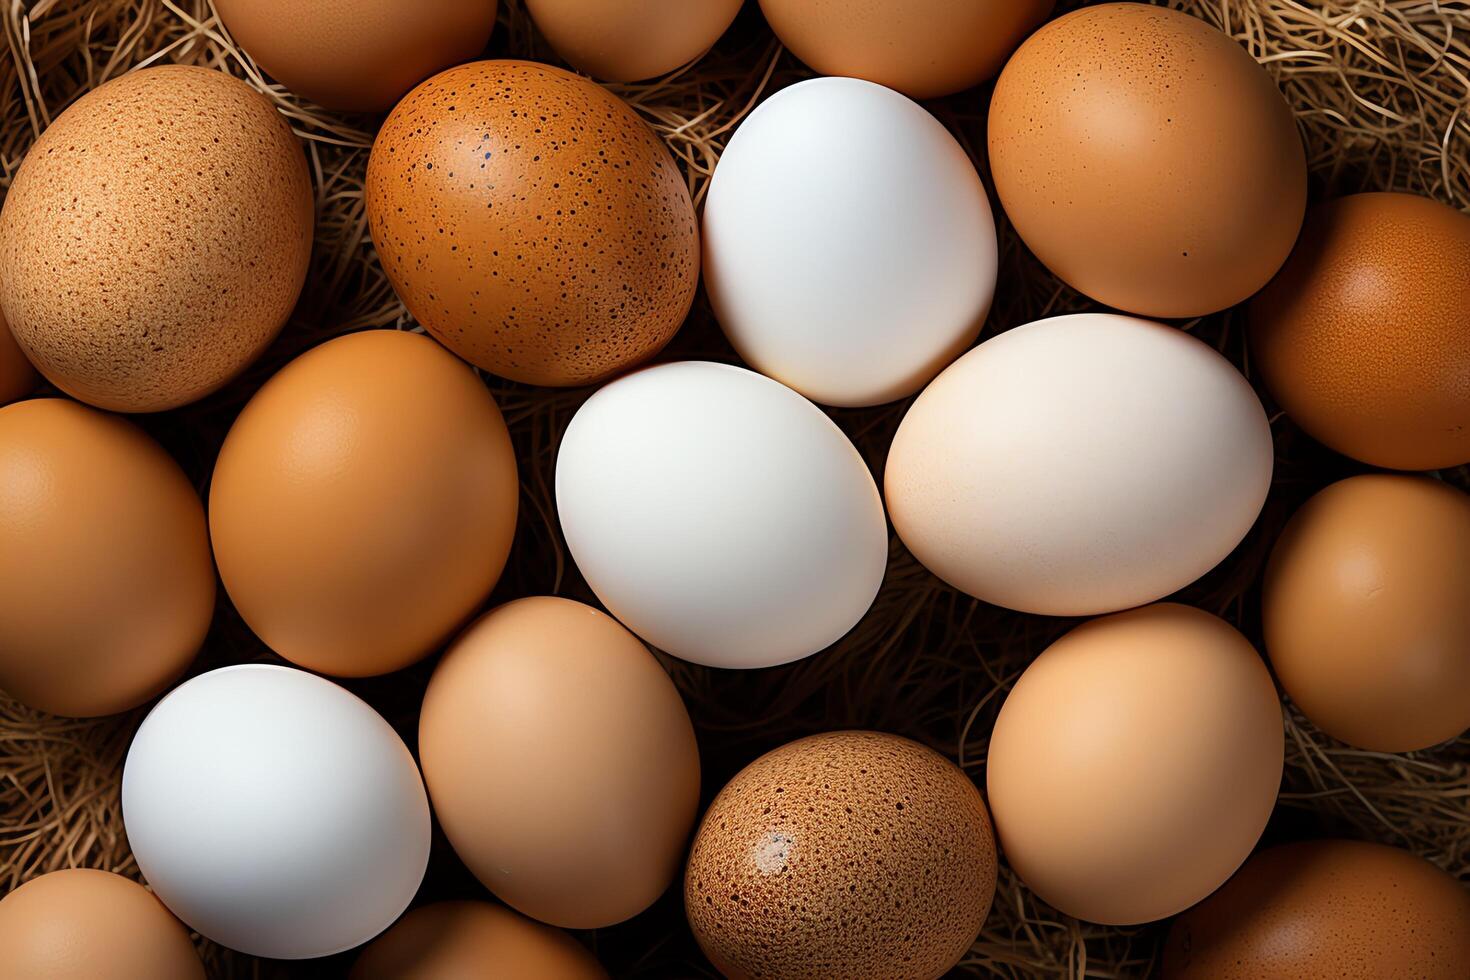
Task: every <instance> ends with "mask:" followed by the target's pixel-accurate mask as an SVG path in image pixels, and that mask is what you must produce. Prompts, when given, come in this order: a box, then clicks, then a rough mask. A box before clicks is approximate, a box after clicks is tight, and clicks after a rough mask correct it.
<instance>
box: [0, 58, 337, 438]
mask: <svg viewBox="0 0 1470 980" xmlns="http://www.w3.org/2000/svg"><path fill="white" fill-rule="evenodd" d="M311 236H312V194H311V180H310V177H309V176H308V174H307V170H306V156H305V154H303V153H302V152H301V143H300V141H298V140H297V139H296V136H295V135H294V134H293V133H292V132H291V127H290V126H289V125H288V124H287V123H286V120H285V119H284V118H283V117H282V116H281V114H280V113H278V112H276V110H275V107H274V106H272V105H271V103H270V102H269V101H268V100H267V99H266V98H265V97H264V96H263V95H261V94H260V93H258V92H256V91H255V90H254V89H252V88H250V86H248V85H246V84H245V83H244V82H241V81H238V80H237V79H234V78H231V77H230V76H228V75H226V74H224V73H222V72H218V71H212V70H209V69H206V68H191V67H182V66H178V65H167V66H164V67H161V68H145V69H142V70H139V71H134V72H131V73H129V74H127V75H124V76H122V77H121V78H117V79H114V80H113V81H111V82H108V83H107V84H105V85H103V86H101V87H99V88H96V89H93V90H92V91H90V92H88V93H87V94H86V95H84V96H82V97H81V98H80V99H78V100H77V101H76V102H75V103H73V104H72V105H71V107H70V108H68V109H67V110H66V111H65V112H63V113H62V114H61V115H60V116H58V117H57V118H56V121H55V122H53V123H52V124H51V125H50V127H48V128H47V129H46V131H45V132H44V133H42V134H41V138H40V139H38V140H37V141H36V144H35V145H34V146H33V147H31V150H30V152H29V153H27V154H26V158H25V160H24V161H23V162H22V163H21V167H20V171H19V172H18V173H17V174H16V177H15V183H13V184H12V185H11V187H10V193H9V194H8V195H7V196H6V198H5V208H4V211H3V213H0V304H3V306H4V310H5V317H6V319H8V320H9V321H10V328H11V330H13V331H14V332H15V339H16V340H17V341H19V343H20V346H21V348H22V349H23V350H24V351H25V352H26V354H27V355H28V356H29V357H30V359H31V363H33V364H34V365H35V366H36V367H37V368H38V369H39V370H40V372H41V373H42V374H44V375H45V376H46V377H47V378H48V379H49V380H50V381H51V382H52V384H54V385H56V387H58V388H60V389H61V390H62V391H65V392H66V393H67V394H69V395H72V396H74V397H76V398H79V399H81V400H82V401H85V402H90V403H92V404H93V405H98V406H100V407H102V408H107V409H112V410H115V411H120V412H156V411H162V410H163V409H166V408H174V407H176V406H179V405H183V404H186V403H188V402H191V401H194V400H196V399H198V398H202V397H203V396H205V395H207V394H209V393H210V392H212V391H214V390H216V389H217V388H219V387H221V386H222V385H224V384H225V383H226V382H227V381H229V380H230V379H231V378H233V377H234V376H235V375H237V374H239V373H240V371H241V370H243V369H244V368H245V366H246V365H247V364H249V363H250V362H251V361H253V360H255V358H256V357H257V356H258V355H259V354H260V353H261V351H263V350H265V348H266V346H267V345H268V344H270V342H271V341H272V340H273V339H274V338H275V336H276V334H277V333H279V332H280V329H281V327H282V325H283V324H285V322H286V318H287V316H289V315H290V313H291V309H292V307H294V306H295V305H296V297H297V295H298V294H299V293H300V292H301V285H302V283H303V282H304V281H305V278H306V264H307V260H308V259H309V258H310V255H311Z"/></svg>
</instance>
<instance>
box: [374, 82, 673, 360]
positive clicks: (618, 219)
mask: <svg viewBox="0 0 1470 980" xmlns="http://www.w3.org/2000/svg"><path fill="white" fill-rule="evenodd" d="M366 198H367V212H368V220H369V222H370V224H371V227H372V235H373V242H374V244H375V245H376V246H377V250H378V256H379V258H381V259H382V262H383V269H384V271H385V272H386V273H387V275H388V278H389V279H390V280H391V281H392V283H393V288H394V289H396V290H397V291H398V295H399V297H400V298H401V299H402V300H403V303H404V305H405V306H407V307H408V311H409V312H410V313H412V314H413V316H414V318H415V319H417V320H418V321H419V322H420V323H422V324H423V325H424V326H425V327H426V328H427V329H428V331H429V332H430V333H431V334H433V335H434V336H435V337H437V338H438V339H439V340H440V341H441V342H443V344H444V345H445V346H446V347H448V348H449V349H450V350H452V351H454V352H455V353H456V354H458V355H459V356H460V357H463V358H464V359H465V360H467V361H469V362H470V363H472V364H475V365H477V366H479V367H482V368H484V369H485V370H487V371H493V372H494V373H496V374H498V375H501V376H502V377H506V378H511V379H513V380H515V381H526V382H530V383H531V384H541V385H582V384H591V383H593V382H595V381H601V380H603V379H605V378H607V377H609V376H610V375H612V374H615V373H617V372H618V371H621V370H622V369H624V368H627V367H630V366H632V365H634V364H637V363H639V362H641V361H644V360H647V359H648V358H650V357H652V356H653V355H654V354H655V353H657V352H658V351H659V350H661V349H662V348H663V346H664V345H665V344H667V343H668V342H669V340H670V338H672V337H673V336H674V333H675V332H676V331H677V330H678V329H679V326H680V324H682V323H683V322H684V317H685V315H686V314H687V313H688V312H689V306H690V304H691V303H692V302H693V301H694V290H695V287H696V285H697V284H698V280H699V231H698V227H697V225H696V224H695V220H694V208H693V205H692V204H691V203H690V200H689V191H688V189H687V188H686V187H685V185H684V178H683V177H682V176H681V175H680V173H679V168H678V167H676V166H675V165H674V161H673V159H672V158H671V157H670V156H669V152H668V150H667V149H666V148H665V147H664V145H663V143H662V141H660V140H659V138H658V137H657V136H655V135H654V134H653V131H652V130H650V129H649V128H648V126H647V125H645V124H644V123H643V121H642V120H641V119H639V118H638V115H637V114H636V113H635V112H634V111H633V110H632V109H631V108H630V107H629V106H628V105H627V104H626V103H624V102H623V101H622V100H620V99H618V98H617V97H616V96H614V95H612V94H611V93H609V92H608V91H607V90H605V89H603V88H602V87H601V86H599V85H597V84H596V83H594V82H591V81H588V80H587V79H585V78H581V77H579V76H577V75H573V74H571V73H570V72H566V71H562V70H561V69H560V68H552V67H550V66H549V65H538V64H532V63H530V62H525V61H481V62H476V63H475V64H471V65H463V66H461V67H459V68H452V69H450V70H449V71H446V72H443V73H442V74H439V75H435V76H434V77H433V78H431V79H429V80H428V81H427V82H425V83H424V84H422V85H420V86H419V87H418V88H416V89H414V90H413V91H412V92H410V93H409V94H408V96H407V97H406V98H404V100H403V101H402V102H400V103H399V104H398V106H397V108H395V109H394V110H393V113H392V114H391V115H390V116H389V117H388V119H387V121H386V122H385V123H384V124H383V128H382V129H381V130H379V132H378V138H377V140H376V141H375V142H374V143H373V150H372V155H371V157H370V159H369V160H368V171H367V187H366Z"/></svg>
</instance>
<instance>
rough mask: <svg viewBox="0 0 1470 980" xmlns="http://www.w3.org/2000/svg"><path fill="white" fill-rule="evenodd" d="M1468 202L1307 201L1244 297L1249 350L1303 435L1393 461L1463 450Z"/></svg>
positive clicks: (1428, 459) (1444, 457) (1400, 463)
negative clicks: (1273, 269)
mask: <svg viewBox="0 0 1470 980" xmlns="http://www.w3.org/2000/svg"><path fill="white" fill-rule="evenodd" d="M1467 269H1470V215H1466V214H1464V213H1462V212H1460V211H1457V210H1455V209H1454V208H1452V207H1450V206H1448V205H1446V204H1441V203H1439V202H1438V201H1433V200H1430V199H1429V198H1426V197H1419V196H1416V195H1414V194H1354V195H1351V196H1349V197H1342V198H1338V199H1337V200H1335V201H1328V202H1325V203H1323V204H1320V205H1318V206H1317V207H1315V208H1314V209H1313V210H1312V212H1311V214H1310V215H1308V217H1307V222H1306V225H1305V226H1304V227H1303V229H1302V236H1301V240H1300V241H1298V242H1297V246H1296V249H1295V250H1294V251H1293V252H1292V253H1291V258H1290V259H1288V260H1287V263H1286V265H1285V266H1284V267H1283V268H1282V270H1281V272H1280V273H1279V274H1278V275H1277V276H1276V278H1275V279H1274V280H1272V281H1271V284H1270V285H1269V286H1267V287H1266V288H1265V289H1264V290H1262V291H1261V293H1260V295H1258V296H1257V297H1256V298H1255V299H1254V300H1252V301H1251V305H1250V339H1251V353H1252V355H1253V356H1254V358H1255V362H1254V363H1255V365H1256V367H1257V368H1258V369H1259V370H1260V372H1261V377H1262V378H1263V379H1264V381H1265V383H1266V387H1267V388H1268V389H1270V391H1271V394H1273V395H1274V396H1275V397H1276V400H1277V401H1278V402H1279V403H1280V404H1281V407H1282V408H1284V409H1285V410H1286V413H1287V415H1289V416H1291V419H1292V421H1294V422H1296V423H1297V424H1298V425H1300V426H1301V427H1302V428H1303V429H1305V430H1306V431H1307V433H1308V434H1310V435H1311V436H1312V437H1313V438H1315V439H1317V440H1319V441H1321V442H1323V443H1325V444H1326V445H1328V446H1330V447H1331V448H1333V449H1335V450H1337V451H1338V452H1340V453H1343V454H1345V455H1348V456H1351V457H1353V458H1354V459H1358V460H1362V461H1363V462H1365V463H1371V464H1372V465H1374V466H1384V467H1388V468H1390V469H1399V470H1432V469H1440V468H1445V467H1451V466H1458V465H1459V464H1461V463H1466V462H1470V274H1467V273H1466V270H1467Z"/></svg>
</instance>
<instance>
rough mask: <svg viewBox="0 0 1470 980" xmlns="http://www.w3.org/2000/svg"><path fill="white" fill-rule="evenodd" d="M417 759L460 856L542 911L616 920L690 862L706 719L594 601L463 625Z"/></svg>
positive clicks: (512, 900) (516, 899)
mask: <svg viewBox="0 0 1470 980" xmlns="http://www.w3.org/2000/svg"><path fill="white" fill-rule="evenodd" d="M419 754H420V757H421V758H422V759H423V766H424V778H425V780H426V781H427V783H428V786H429V795H430V797H431V798H432V799H433V801H434V811H435V813H436V814H437V815H438V817H439V823H440V825H441V826H443V828H444V833H445V834H446V835H447V836H448V838H449V841H450V843H451V844H453V845H454V850H455V853H457V854H458V855H459V856H460V858H461V860H463V861H464V862H465V864H466V865H467V866H468V867H469V869H470V870H471V871H472V872H474V874H475V876H476V877H478V878H479V879H480V881H482V882H483V883H484V884H485V886H486V887H487V888H489V889H490V890H491V891H493V892H494V893H495V894H496V895H497V896H498V897H499V898H501V899H502V900H503V901H505V902H506V904H508V905H510V906H511V907H512V908H515V909H517V910H518V911H520V912H523V913H525V914H526V915H529V916H531V917H532V918H535V919H539V920H541V921H542V922H548V923H551V924H552V925H557V926H565V927H568V928H573V929H595V928H600V927H602V926H610V925H613V924H615V923H618V922H622V921H623V920H625V919H628V918H631V917H632V916H634V915H637V914H638V913H639V912H641V911H643V910H644V909H645V908H647V907H648V906H649V905H650V904H652V903H653V901H654V899H656V898H658V896H659V895H660V894H662V893H663V892H664V890H665V889H666V888H668V886H669V883H670V882H671V881H673V880H674V876H675V875H676V874H677V872H678V869H679V865H680V863H681V861H682V860H683V857H684V846H685V844H686V842H687V841H688V838H689V831H690V830H691V829H692V827H693V826H694V816H695V812H696V809H697V807H698V804H699V750H698V747H697V746H696V744H695V741H694V728H693V726H692V725H691V724H690V721H689V714H688V712H686V711H685V710H684V703H683V702H682V701H681V700H680V699H679V693H678V691H676V690H675V689H674V684H673V682H672V681H671V680H669V677H668V675H667V674H666V673H664V670H663V668H662V667H661V666H659V663H658V661H657V660H655V659H654V658H653V655H652V654H651V653H649V652H648V649H647V648H646V647H644V646H643V644H642V643H639V642H638V639H637V637H635V636H633V635H632V634H631V633H629V632H628V631H627V630H626V629H624V628H623V627H622V626H620V625H618V623H617V622H616V621H615V620H613V619H611V618H610V617H608V616H607V615H605V614H603V613H601V612H598V611H597V610H595V609H592V608H591V607H589V606H584V605H582V604H581V603H578V602H573V601H571V600H570V599H559V598H555V597H551V596H538V597H532V598H528V599H521V600H518V601H515V602H511V603H507V604H506V605H504V606H500V607H498V608H496V609H494V610H492V611H491V612H489V613H488V614H486V615H485V616H484V617H482V618H481V619H480V620H479V621H477V622H476V623H475V624H474V625H473V626H471V627H470V628H469V629H468V630H466V631H465V633H464V635H462V636H461V637H460V638H459V639H458V640H456V641H455V643H454V645H453V646H452V647H451V648H450V649H449V652H448V653H446V654H445V656H444V659H443V660H441V661H440V663H439V666H438V667H437V668H435V670H434V676H433V678H432V679H431V680H430V682H429V687H428V690H427V691H426V692H425V694H424V704H423V711H422V714H421V716H420V719H419Z"/></svg>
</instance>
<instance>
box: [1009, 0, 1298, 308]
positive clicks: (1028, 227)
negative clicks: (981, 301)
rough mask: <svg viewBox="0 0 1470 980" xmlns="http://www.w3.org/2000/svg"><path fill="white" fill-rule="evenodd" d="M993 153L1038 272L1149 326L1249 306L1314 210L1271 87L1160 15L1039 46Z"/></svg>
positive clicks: (1212, 37) (1127, 17)
mask: <svg viewBox="0 0 1470 980" xmlns="http://www.w3.org/2000/svg"><path fill="white" fill-rule="evenodd" d="M989 143H990V166H991V172H992V174H993V176H994V179H995V189H996V192H997V194H998V195H999V196H1000V200H1001V204H1002V205H1003V206H1004V208H1005V211H1006V214H1007V215H1008V216H1009V217H1010V219H1011V222H1012V223H1013V224H1014V225H1015V227H1016V230H1017V231H1018V232H1019V233H1020V235H1021V238H1022V239H1024V240H1025V242H1026V245H1027V246H1028V247H1029V248H1030V249H1031V251H1032V252H1034V253H1035V254H1036V257H1037V258H1039V259H1040V260H1041V261H1042V262H1043V263H1045V264H1046V266H1047V268H1049V269H1051V271H1052V272H1054V273H1056V275H1057V276H1058V277H1060V278H1061V279H1062V280H1064V281H1065V282H1067V283H1068V284H1069V285H1071V286H1073V287H1074V288H1076V289H1078V290H1079V291H1081V292H1083V293H1085V294H1087V295H1088V296H1090V297H1092V298H1093V299H1096V300H1099V301H1101V302H1103V303H1106V304H1108V305H1109V306H1115V307H1117V308H1119V309H1121V310H1126V311H1128V312H1130V313H1138V314H1142V315H1144V316H1154V317H1189V316H1198V315H1200V314H1204V313H1210V312H1213V311H1215V310H1221V309H1224V308H1225V307H1227V306H1232V305H1234V304H1236V303H1239V302H1240V301H1242V300H1244V299H1246V298H1247V297H1249V296H1250V295H1251V294H1252V293H1254V292H1255V291H1256V290H1258V289H1260V288H1261V287H1262V286H1264V285H1265V284H1266V282H1267V281H1268V280H1269V279H1270V278H1271V276H1272V275H1274V274H1275V273H1276V270H1277V269H1279V268H1280V267H1281V263H1282V262H1283V261H1285V259H1286V256H1287V253H1288V252H1290V251H1291V246H1292V242H1294V241H1295V240H1296V235H1297V231H1298V230H1299V229H1300V228H1301V223H1302V214H1303V212H1304V210H1305V207H1306V194H1307V169H1306V157H1305V154H1304V152H1303V150H1302V144H1301V139H1300V137H1299V136H1298V135H1297V130H1296V125H1295V122H1294V121H1293V119H1292V114H1291V109H1290V108H1289V107H1288V106H1287V104H1286V101H1285V100H1284V99H1283V98H1282V97H1281V93H1280V92H1279V91H1278V90H1277V88H1276V85H1275V83H1274V82H1273V81H1272V80H1271V77H1270V76H1269V75H1267V74H1266V72H1265V71H1264V70H1262V69H1261V68H1260V66H1258V65H1257V64H1256V62H1255V61H1254V60H1253V59H1252V58H1251V56H1250V55H1249V54H1248V53H1246V51H1245V49H1244V48H1242V47H1241V46H1240V45H1239V44H1237V43H1236V42H1235V41H1234V40H1232V39H1231V38H1229V37H1227V36H1226V35H1224V34H1222V33H1221V32H1219V31H1217V30H1215V29H1214V28H1213V27H1211V26H1209V25H1208V24H1206V23H1205V22H1204V21H1201V20H1198V19H1197V18H1195V17H1191V16H1190V15H1188V14H1184V13H1180V12H1179V11H1176V10H1169V9H1166V8H1163V7H1155V6H1149V5H1146V4H1135V3H1111V4H1102V5H1098V6H1091V7H1086V8H1083V9H1081V10H1077V11H1074V12H1072V13H1070V14H1067V15H1066V16H1064V17H1059V18H1058V19H1056V20H1054V21H1052V22H1051V23H1049V24H1047V25H1046V26H1044V27H1042V28H1041V29H1040V30H1039V31H1037V32H1036V33H1035V34H1033V35H1032V36H1031V38H1030V39H1029V40H1028V41H1027V42H1026V43H1025V44H1023V45H1022V46H1021V48H1020V50H1018V51H1017V52H1016V54H1015V55H1014V56H1013V57H1012V58H1011V60H1010V61H1009V62H1008V63H1007V64H1006V67H1005V71H1003V72H1002V73H1001V76H1000V79H999V80H998V81H997V82H996V85H995V93H994V96H993V97H992V99H991V102H990V131H989Z"/></svg>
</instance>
